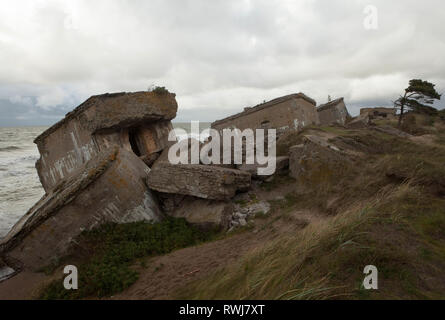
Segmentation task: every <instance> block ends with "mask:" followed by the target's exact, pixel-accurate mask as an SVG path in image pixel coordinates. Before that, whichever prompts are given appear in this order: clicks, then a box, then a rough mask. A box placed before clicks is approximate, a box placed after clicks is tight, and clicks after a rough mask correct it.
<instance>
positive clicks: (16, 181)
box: [0, 122, 210, 239]
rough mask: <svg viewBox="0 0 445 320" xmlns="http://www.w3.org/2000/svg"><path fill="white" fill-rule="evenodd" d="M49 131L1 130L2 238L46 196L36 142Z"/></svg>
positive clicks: (206, 124) (183, 125)
mask: <svg viewBox="0 0 445 320" xmlns="http://www.w3.org/2000/svg"><path fill="white" fill-rule="evenodd" d="M173 127H174V128H181V129H184V130H185V131H186V132H187V135H177V137H178V139H184V138H187V137H190V136H191V137H194V138H199V137H198V136H197V135H196V133H195V134H194V133H191V124H190V123H186V122H175V123H173ZM209 127H210V122H200V123H199V130H200V131H202V130H204V129H206V128H209ZM47 128H48V127H3V128H2V127H0V239H1V238H3V237H4V236H5V235H6V234H7V233H8V232H9V230H10V229H11V228H12V226H13V225H14V224H15V223H16V222H17V221H18V220H19V219H20V218H21V217H22V216H23V215H24V214H25V213H26V212H27V211H28V209H29V208H31V207H32V206H33V205H34V204H35V203H36V202H37V201H38V200H39V199H40V198H41V197H42V196H43V195H44V194H45V191H44V190H43V187H42V185H41V184H40V181H39V177H38V175H37V171H36V168H35V162H36V161H37V159H38V158H39V151H38V150H37V146H36V145H35V144H34V143H33V140H34V139H35V138H36V137H37V136H38V135H39V134H41V133H42V132H43V131H45V130H46V129H47ZM200 138H201V140H202V139H203V138H204V137H203V136H201V137H200Z"/></svg>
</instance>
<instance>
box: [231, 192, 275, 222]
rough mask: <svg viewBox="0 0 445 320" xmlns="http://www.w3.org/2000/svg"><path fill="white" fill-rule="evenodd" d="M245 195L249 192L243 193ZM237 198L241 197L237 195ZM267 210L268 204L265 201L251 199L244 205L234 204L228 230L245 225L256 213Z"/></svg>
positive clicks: (266, 212)
mask: <svg viewBox="0 0 445 320" xmlns="http://www.w3.org/2000/svg"><path fill="white" fill-rule="evenodd" d="M245 195H247V197H248V195H249V194H248V193H245ZM238 199H241V197H238ZM239 201H240V200H239ZM241 201H242V200H241ZM269 211H270V204H269V202H267V201H257V200H251V201H250V202H249V203H246V204H244V205H240V204H235V206H234V212H233V215H232V221H231V222H230V226H231V229H229V231H232V230H233V229H234V228H236V227H238V226H245V225H247V222H248V220H249V219H250V218H252V217H255V216H256V215H265V214H268V213H269Z"/></svg>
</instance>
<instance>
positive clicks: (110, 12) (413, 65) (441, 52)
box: [0, 0, 445, 126]
mask: <svg viewBox="0 0 445 320" xmlns="http://www.w3.org/2000/svg"><path fill="white" fill-rule="evenodd" d="M0 5H1V8H0V126H6V125H10V126H13V125H32V124H52V123H54V122H56V121H57V120H59V119H60V118H61V117H63V115H64V114H65V113H66V112H68V111H70V110H71V109H73V108H74V107H76V106H77V105H78V104H80V103H81V102H82V101H84V100H85V99H87V98H88V97H89V96H91V95H94V94H101V93H105V92H120V91H141V90H147V88H148V87H149V86H150V85H160V86H166V87H167V88H168V89H169V90H170V91H172V92H175V93H176V98H177V101H178V104H179V112H178V117H177V118H176V120H177V121H189V120H201V121H212V120H216V119H218V118H222V117H224V116H227V115H230V114H232V113H234V112H238V111H241V110H242V108H243V107H245V106H252V105H255V104H257V103H260V102H262V101H263V100H269V99H272V98H274V97H277V96H281V95H284V94H289V93H294V92H300V91H301V92H304V93H305V94H307V95H308V96H310V97H312V98H314V99H315V100H316V101H317V104H321V103H324V102H326V101H327V97H328V95H330V96H331V97H332V98H336V97H339V96H344V97H345V100H346V104H347V107H348V109H349V110H350V112H351V113H352V114H357V112H358V110H359V108H360V107H363V106H387V105H391V101H392V100H394V99H396V98H397V97H398V95H399V94H400V93H401V92H402V91H403V88H405V87H406V86H407V83H408V80H409V79H412V78H422V79H424V80H429V81H431V82H433V83H435V84H436V85H437V86H436V89H437V90H438V91H439V92H440V93H442V92H443V91H445V28H444V27H443V21H444V12H445V2H443V1H441V0H437V1H435V0H424V1H418V0H399V1H384V0H382V1H373V0H367V1H360V0H356V1H353V0H344V1H340V0H338V1H333V0H329V1H328V0H325V1H321V0H318V1H317V0H301V1H298V0H291V1H284V0H279V1H278V0H277V1H274V0H264V1H254V0H233V1H232V0H223V1H217V0H211V1H210V0H190V1H187V0H177V1H167V0H144V1H137V0H131V1H130V0H127V1H123V0H94V1H92V0H88V1H84V0H72V1H62V0H58V1H50V0H46V1H39V0H29V1H26V0H11V1H8V0H0ZM367 5H372V6H374V7H375V8H376V9H377V10H378V11H377V13H378V28H377V29H370V30H369V28H368V29H367V28H365V26H364V20H365V19H367V20H366V21H367V22H368V25H369V22H370V21H371V22H374V21H376V20H369V17H370V11H366V13H365V12H364V10H365V8H366V7H367ZM372 17H374V15H373V16H372ZM372 26H375V24H372ZM437 106H438V107H439V108H442V106H444V103H443V101H441V102H440V103H439V104H438V105H437Z"/></svg>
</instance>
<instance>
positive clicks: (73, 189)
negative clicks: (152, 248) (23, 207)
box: [0, 148, 161, 270]
mask: <svg viewBox="0 0 445 320" xmlns="http://www.w3.org/2000/svg"><path fill="white" fill-rule="evenodd" d="M149 170H150V169H149V168H148V167H147V166H146V165H145V164H144V163H143V161H142V160H140V159H139V158H138V157H137V156H136V155H134V154H133V153H131V152H128V151H126V150H125V149H118V148H114V149H110V150H109V151H108V152H103V153H101V154H100V155H99V156H97V157H95V158H93V159H92V160H90V161H89V162H87V163H86V164H85V165H84V167H82V168H81V169H79V170H78V171H77V172H76V174H75V175H74V177H73V178H70V179H66V180H63V181H62V182H61V183H60V184H59V185H58V186H57V187H56V188H54V190H53V191H52V192H51V193H49V194H47V195H46V196H44V197H43V198H42V199H41V200H40V201H39V202H38V203H37V204H36V205H35V206H34V207H33V208H31V209H30V210H29V211H28V212H27V213H26V214H25V216H23V217H22V219H20V220H19V222H18V223H17V224H16V225H15V226H14V227H13V229H12V230H11V231H10V232H9V233H8V234H7V236H6V237H5V238H4V239H3V240H2V241H1V242H0V252H2V254H6V255H7V257H8V258H9V259H13V260H18V261H20V264H23V266H24V267H25V268H32V269H33V270H35V269H38V268H39V267H42V266H45V265H48V264H49V263H50V262H51V261H53V260H54V259H57V258H59V257H61V256H63V255H64V254H65V253H66V252H67V250H68V249H69V248H70V247H71V246H72V245H74V244H75V239H76V237H77V236H78V235H79V234H80V233H81V232H82V231H83V230H89V229H92V228H94V227H96V226H98V225H100V224H102V223H105V222H116V223H125V222H133V221H141V220H147V221H157V220H159V219H160V218H161V211H160V209H159V206H158V203H157V200H156V199H155V197H154V196H153V195H152V193H151V192H150V191H149V190H148V189H147V187H146V185H145V183H144V180H145V178H146V177H147V175H148V171H149Z"/></svg>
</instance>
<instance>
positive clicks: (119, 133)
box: [34, 92, 178, 192]
mask: <svg viewBox="0 0 445 320" xmlns="http://www.w3.org/2000/svg"><path fill="white" fill-rule="evenodd" d="M177 107H178V106H177V103H176V100H175V95H174V94H172V93H168V92H166V93H164V94H159V93H155V92H134V93H126V92H122V93H115V94H103V95H97V96H93V97H91V98H89V99H88V100H86V101H85V102H84V103H82V104H81V105H80V106H78V107H77V108H76V109H74V110H73V111H72V112H70V113H68V114H67V115H66V116H65V118H64V119H62V120H61V121H59V122H58V123H56V124H55V125H53V126H52V127H50V128H49V129H47V130H46V131H45V132H43V133H42V134H41V135H39V136H38V137H37V138H36V139H35V140H34V142H35V143H36V144H37V147H38V149H39V152H40V159H39V160H38V161H37V163H36V168H37V172H38V174H39V178H40V181H41V183H42V185H43V187H44V189H45V191H46V192H49V191H50V190H51V189H52V188H53V187H54V186H56V185H57V184H58V183H59V182H60V181H61V180H62V179H65V178H68V177H70V176H72V175H73V173H74V172H75V171H76V169H78V168H80V167H81V166H82V165H83V164H85V163H86V162H87V161H88V160H90V159H92V158H93V157H94V156H96V155H97V154H99V153H100V152H102V151H104V150H106V149H108V148H111V147H113V146H119V147H122V148H125V149H127V150H129V151H133V152H134V153H136V154H137V155H138V156H144V155H150V154H152V153H154V152H160V151H161V150H162V149H164V148H165V147H166V145H168V132H169V131H170V130H171V129H172V125H171V123H170V120H171V119H173V118H174V117H175V116H176V111H177Z"/></svg>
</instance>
